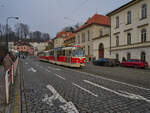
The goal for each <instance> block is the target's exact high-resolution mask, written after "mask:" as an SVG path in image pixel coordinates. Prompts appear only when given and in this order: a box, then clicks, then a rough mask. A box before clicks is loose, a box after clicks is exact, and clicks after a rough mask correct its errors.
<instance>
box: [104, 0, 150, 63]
mask: <svg viewBox="0 0 150 113" xmlns="http://www.w3.org/2000/svg"><path fill="white" fill-rule="evenodd" d="M107 15H108V16H110V18H111V43H110V44H111V56H112V57H113V58H117V59H119V60H120V61H122V59H123V57H125V58H126V59H142V60H143V61H147V62H149V64H150V0H132V1H131V2H129V3H127V4H125V5H123V6H121V7H120V8H118V9H116V10H114V11H112V12H111V13H109V14H107Z"/></svg>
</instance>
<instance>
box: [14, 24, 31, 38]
mask: <svg viewBox="0 0 150 113" xmlns="http://www.w3.org/2000/svg"><path fill="white" fill-rule="evenodd" d="M15 31H16V33H17V35H18V37H20V38H21V39H23V38H25V39H26V38H27V36H28V35H29V32H30V31H29V26H28V25H27V24H23V23H18V24H16V25H15Z"/></svg>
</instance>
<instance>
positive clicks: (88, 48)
mask: <svg viewBox="0 0 150 113" xmlns="http://www.w3.org/2000/svg"><path fill="white" fill-rule="evenodd" d="M88 55H90V46H88Z"/></svg>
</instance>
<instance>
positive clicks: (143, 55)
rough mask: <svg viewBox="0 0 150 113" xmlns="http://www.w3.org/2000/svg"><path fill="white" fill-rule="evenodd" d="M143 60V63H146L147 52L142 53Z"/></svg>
mask: <svg viewBox="0 0 150 113" xmlns="http://www.w3.org/2000/svg"><path fill="white" fill-rule="evenodd" d="M141 60H142V61H143V62H145V61H146V54H145V52H142V53H141Z"/></svg>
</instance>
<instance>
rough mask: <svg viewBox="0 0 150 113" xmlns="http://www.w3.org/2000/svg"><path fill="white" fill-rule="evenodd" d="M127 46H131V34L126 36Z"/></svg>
mask: <svg viewBox="0 0 150 113" xmlns="http://www.w3.org/2000/svg"><path fill="white" fill-rule="evenodd" d="M127 44H128V45H130V44H131V33H128V34H127Z"/></svg>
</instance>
